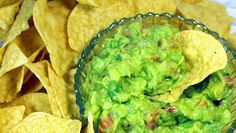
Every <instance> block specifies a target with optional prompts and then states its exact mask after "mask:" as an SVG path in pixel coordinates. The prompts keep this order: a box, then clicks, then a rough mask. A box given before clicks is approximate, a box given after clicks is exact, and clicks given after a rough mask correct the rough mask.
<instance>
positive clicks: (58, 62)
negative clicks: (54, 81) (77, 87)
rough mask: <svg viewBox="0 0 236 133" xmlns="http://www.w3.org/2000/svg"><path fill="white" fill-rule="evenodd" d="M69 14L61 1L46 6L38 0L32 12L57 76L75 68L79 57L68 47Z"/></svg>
mask: <svg viewBox="0 0 236 133" xmlns="http://www.w3.org/2000/svg"><path fill="white" fill-rule="evenodd" d="M69 13H70V10H69V9H67V8H66V7H65V6H64V5H63V3H62V2H61V1H51V2H50V3H49V4H47V0H38V1H37V2H36V4H35V8H34V11H33V19H34V22H35V26H36V29H37V30H38V32H39V34H40V36H41V37H42V39H43V41H44V43H45V46H46V48H47V50H48V53H49V56H50V60H51V63H52V67H53V69H54V70H55V71H56V73H57V74H58V75H59V76H63V75H64V74H65V73H66V72H68V70H69V69H70V68H72V67H75V66H76V63H77V60H78V57H79V54H77V53H76V52H74V51H72V50H71V49H70V48H69V47H68V46H69V45H68V42H67V35H66V23H67V18H68V15H69ZM45 25H47V26H45ZM52 31H53V32H52Z"/></svg>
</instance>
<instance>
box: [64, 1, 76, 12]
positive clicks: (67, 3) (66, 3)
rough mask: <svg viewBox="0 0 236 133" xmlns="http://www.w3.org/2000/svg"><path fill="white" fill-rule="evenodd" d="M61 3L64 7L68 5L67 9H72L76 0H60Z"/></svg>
mask: <svg viewBox="0 0 236 133" xmlns="http://www.w3.org/2000/svg"><path fill="white" fill-rule="evenodd" d="M61 1H62V3H63V5H65V6H66V7H68V8H69V9H71V10H72V9H73V8H74V7H75V6H76V4H77V1H76V0H61Z"/></svg>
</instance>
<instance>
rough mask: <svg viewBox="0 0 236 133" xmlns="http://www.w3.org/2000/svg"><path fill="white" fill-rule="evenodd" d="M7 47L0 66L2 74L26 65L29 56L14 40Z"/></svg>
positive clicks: (0, 74) (0, 73)
mask: <svg viewBox="0 0 236 133" xmlns="http://www.w3.org/2000/svg"><path fill="white" fill-rule="evenodd" d="M5 49H6V50H5V53H4V55H3V59H2V64H1V68H0V76H2V75H3V74H5V73H6V72H9V71H10V70H12V69H15V68H17V67H20V66H22V65H24V64H25V63H27V61H28V59H27V57H26V56H25V55H24V53H23V52H22V51H21V49H20V48H19V47H18V46H17V45H16V44H15V43H14V42H13V43H11V44H9V45H8V46H6V47H5Z"/></svg>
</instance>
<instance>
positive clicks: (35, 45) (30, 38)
mask: <svg viewBox="0 0 236 133" xmlns="http://www.w3.org/2000/svg"><path fill="white" fill-rule="evenodd" d="M13 42H15V43H16V44H17V45H18V47H19V48H20V49H21V50H22V52H23V53H24V55H25V56H26V57H27V58H31V61H33V60H34V59H35V58H36V56H37V55H38V54H39V52H40V51H41V50H42V49H43V48H44V43H43V40H42V39H41V37H40V36H39V34H38V32H37V30H36V29H35V27H30V29H29V30H26V31H24V32H22V34H20V35H19V36H18V37H17V38H16V39H14V40H13ZM34 53H37V54H35V55H33V54H34ZM31 56H33V57H31Z"/></svg>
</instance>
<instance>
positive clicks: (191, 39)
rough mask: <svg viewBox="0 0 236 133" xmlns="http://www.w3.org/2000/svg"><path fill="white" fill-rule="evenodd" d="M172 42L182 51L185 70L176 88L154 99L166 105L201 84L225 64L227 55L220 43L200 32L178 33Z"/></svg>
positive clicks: (187, 31)
mask: <svg viewBox="0 0 236 133" xmlns="http://www.w3.org/2000/svg"><path fill="white" fill-rule="evenodd" d="M174 42H175V43H176V44H177V45H180V47H182V49H183V54H184V56H185V58H186V64H187V65H186V66H187V70H186V74H185V75H184V78H183V80H182V81H181V83H180V86H179V87H178V88H176V89H174V90H171V92H170V93H165V94H162V95H160V96H157V97H156V98H159V99H161V100H162V101H164V102H166V103H169V102H175V101H176V100H178V98H179V97H180V95H181V94H182V93H183V91H184V90H185V89H187V88H188V87H189V86H191V85H194V84H197V83H199V82H201V81H202V80H204V79H205V78H206V77H207V76H208V75H210V74H212V73H214V72H216V71H218V70H221V69H223V68H225V66H226V64H227V55H226V52H225V50H224V48H223V46H222V45H221V43H220V42H218V41H217V40H216V39H215V38H213V37H212V36H211V35H209V34H206V33H204V32H202V31H197V30H186V31H182V32H179V33H177V34H175V35H174Z"/></svg>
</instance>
